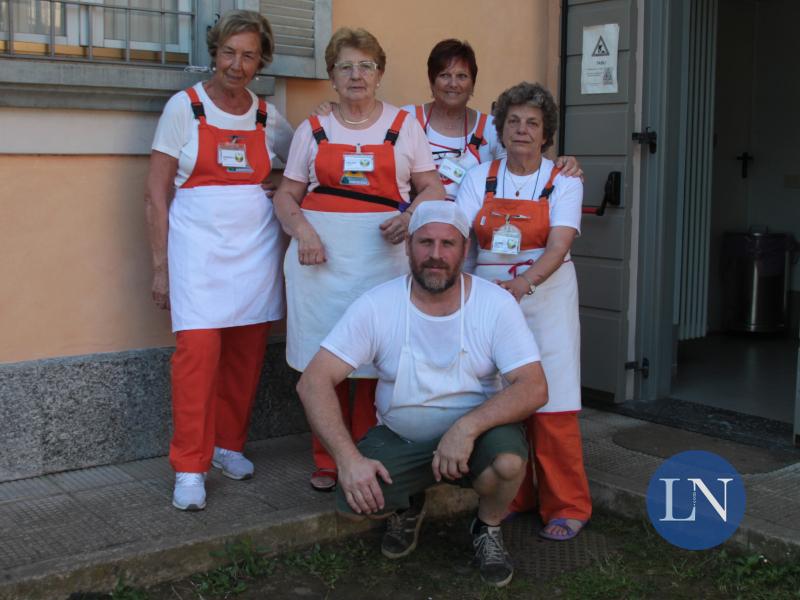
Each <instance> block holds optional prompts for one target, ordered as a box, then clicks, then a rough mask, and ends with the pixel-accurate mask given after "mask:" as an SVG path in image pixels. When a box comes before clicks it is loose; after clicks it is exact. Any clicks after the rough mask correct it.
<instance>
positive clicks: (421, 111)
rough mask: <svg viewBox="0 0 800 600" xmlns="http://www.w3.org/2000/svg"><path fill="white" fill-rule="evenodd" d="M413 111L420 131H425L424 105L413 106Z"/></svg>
mask: <svg viewBox="0 0 800 600" xmlns="http://www.w3.org/2000/svg"><path fill="white" fill-rule="evenodd" d="M414 111H415V112H416V114H417V121H419V124H420V125H422V129H425V105H423V104H420V105H418V106H415V107H414Z"/></svg>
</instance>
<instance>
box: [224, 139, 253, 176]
mask: <svg viewBox="0 0 800 600" xmlns="http://www.w3.org/2000/svg"><path fill="white" fill-rule="evenodd" d="M217 162H218V163H219V164H220V165H222V166H223V167H233V168H240V169H241V168H243V167H247V166H248V164H247V149H246V148H245V145H244V144H237V143H235V142H231V143H227V144H220V145H219V146H217Z"/></svg>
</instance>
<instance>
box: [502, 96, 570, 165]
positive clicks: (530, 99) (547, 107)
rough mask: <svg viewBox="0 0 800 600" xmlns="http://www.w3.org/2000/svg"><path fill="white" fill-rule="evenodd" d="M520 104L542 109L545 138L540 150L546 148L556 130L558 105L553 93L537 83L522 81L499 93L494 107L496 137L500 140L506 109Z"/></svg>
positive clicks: (549, 144)
mask: <svg viewBox="0 0 800 600" xmlns="http://www.w3.org/2000/svg"><path fill="white" fill-rule="evenodd" d="M520 105H527V106H532V107H534V108H540V109H541V110H542V117H543V126H544V138H545V139H544V144H543V145H542V151H545V150H547V149H548V148H549V147H550V146H552V145H553V142H554V141H555V139H554V138H555V135H556V131H557V130H558V106H556V101H555V100H553V95H552V94H551V93H550V92H549V91H547V88H545V87H544V86H543V85H541V84H539V83H528V82H527V81H523V82H522V83H518V84H517V85H515V86H513V87H510V88H508V89H507V90H506V91H505V92H503V93H502V94H500V96H499V97H498V98H497V102H496V103H495V107H494V126H495V128H496V129H497V137H498V138H499V139H500V140H502V139H503V127H504V125H505V123H506V117H508V111H509V110H510V109H511V107H512V106H520ZM501 143H502V142H501Z"/></svg>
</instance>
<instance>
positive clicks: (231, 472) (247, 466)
mask: <svg viewBox="0 0 800 600" xmlns="http://www.w3.org/2000/svg"><path fill="white" fill-rule="evenodd" d="M211 464H212V465H214V466H215V467H217V468H218V469H222V474H223V475H225V477H230V478H231V479H250V478H251V477H252V476H253V471H254V470H255V467H254V466H253V463H252V462H250V461H249V460H247V459H246V458H245V457H244V454H242V453H241V452H236V451H234V450H226V449H225V448H217V447H215V448H214V458H212V459H211Z"/></svg>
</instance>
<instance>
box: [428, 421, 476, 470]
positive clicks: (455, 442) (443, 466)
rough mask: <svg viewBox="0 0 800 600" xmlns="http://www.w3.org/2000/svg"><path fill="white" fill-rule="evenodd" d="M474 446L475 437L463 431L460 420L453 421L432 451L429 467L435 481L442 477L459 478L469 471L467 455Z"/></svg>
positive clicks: (470, 453) (468, 455)
mask: <svg viewBox="0 0 800 600" xmlns="http://www.w3.org/2000/svg"><path fill="white" fill-rule="evenodd" d="M474 446H475V438H474V437H473V436H472V435H469V434H468V433H467V432H466V431H464V428H463V426H462V424H461V421H460V420H459V421H456V422H455V423H453V425H452V427H450V429H448V430H447V432H446V433H445V434H444V435H443V436H442V439H441V440H439V445H438V446H437V447H436V450H434V451H433V462H432V463H431V467H432V468H433V477H434V478H435V479H436V481H441V480H442V477H446V478H447V479H450V480H454V479H461V477H463V476H464V475H466V474H467V473H469V457H470V456H471V455H472V448H473V447H474Z"/></svg>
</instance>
